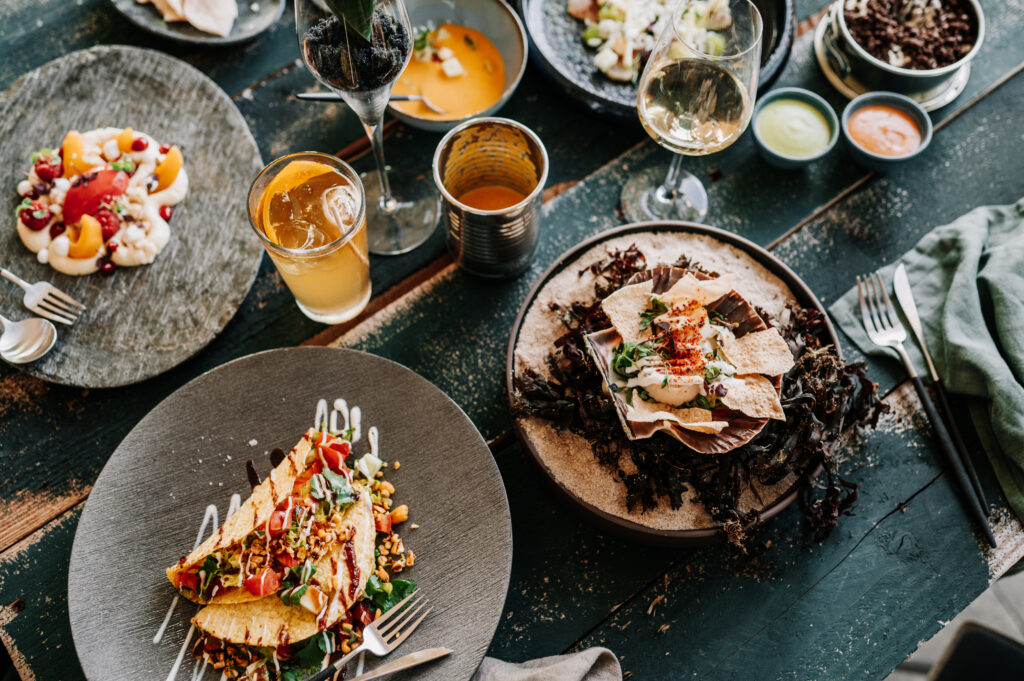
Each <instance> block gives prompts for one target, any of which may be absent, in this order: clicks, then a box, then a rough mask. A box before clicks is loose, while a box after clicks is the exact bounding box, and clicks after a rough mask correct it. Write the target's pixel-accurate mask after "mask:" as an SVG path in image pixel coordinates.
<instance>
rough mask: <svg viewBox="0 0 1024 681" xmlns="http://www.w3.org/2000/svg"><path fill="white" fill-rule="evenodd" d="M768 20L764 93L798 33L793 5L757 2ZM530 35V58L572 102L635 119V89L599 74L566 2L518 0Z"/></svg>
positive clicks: (789, 2)
mask: <svg viewBox="0 0 1024 681" xmlns="http://www.w3.org/2000/svg"><path fill="white" fill-rule="evenodd" d="M753 2H754V5H756V6H757V8H758V10H759V11H760V12H761V17H762V19H763V20H764V32H763V34H762V49H761V75H760V79H759V81H758V88H759V89H760V91H762V92H764V91H765V90H767V89H768V88H769V87H771V84H772V83H774V82H775V79H776V78H778V76H779V74H780V73H781V72H782V67H783V66H785V65H786V61H787V60H788V59H789V52H790V50H791V49H792V47H793V37H794V32H795V30H796V14H795V13H794V2H793V0H753ZM520 7H521V8H522V14H523V16H524V17H525V23H526V31H527V33H529V35H530V52H531V54H532V55H533V57H534V60H535V61H536V62H537V63H538V64H539V65H540V67H541V70H543V71H544V73H546V74H547V75H548V76H549V77H550V78H552V79H553V80H554V81H555V82H556V83H558V84H559V85H560V86H561V87H562V89H564V90H565V91H566V92H568V93H569V94H570V95H571V96H572V97H573V98H574V99H577V100H579V101H580V102H582V103H584V104H585V105H587V106H588V107H589V108H590V109H592V110H594V111H597V112H598V113H604V114H611V115H615V116H621V117H624V118H629V119H631V120H635V119H636V85H635V84H634V83H618V82H615V81H613V80H611V79H609V78H607V77H606V76H604V75H603V74H601V73H599V72H598V70H597V68H596V67H595V66H594V54H595V53H594V50H592V49H589V48H587V47H586V46H585V45H584V44H583V30H584V28H585V27H584V24H583V22H582V21H579V20H577V19H574V18H573V17H571V16H569V13H568V12H567V11H566V0H520Z"/></svg>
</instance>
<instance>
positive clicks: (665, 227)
mask: <svg viewBox="0 0 1024 681" xmlns="http://www.w3.org/2000/svg"><path fill="white" fill-rule="evenodd" d="M642 232H689V233H692V234H704V235H707V236H711V237H714V238H715V239H717V240H719V241H722V242H724V243H727V244H729V245H731V246H735V247H736V248H738V249H740V250H742V251H744V252H745V253H747V254H748V255H749V256H750V257H752V258H753V259H754V260H756V261H757V262H758V263H760V264H761V265H763V266H764V267H765V268H766V269H767V270H768V271H769V272H771V273H772V274H774V275H775V276H776V277H778V278H779V279H780V280H782V282H783V283H785V284H786V286H788V287H789V289H790V291H792V292H793V295H794V296H795V297H796V299H797V301H798V302H799V303H800V304H801V305H802V306H804V307H813V308H817V309H818V310H819V311H820V312H821V313H822V316H823V318H824V320H825V327H826V330H827V332H828V335H829V338H830V339H831V341H832V343H834V344H835V346H836V348H837V349H839V351H840V355H841V354H842V349H841V346H840V345H839V337H838V336H837V335H836V332H835V329H834V328H833V326H832V321H831V320H830V319H829V316H828V314H827V313H826V312H825V308H824V307H823V306H822V304H821V302H820V301H819V300H818V298H817V297H816V296H815V295H814V293H812V292H811V289H810V288H808V287H807V284H805V283H804V282H803V280H802V279H800V277H798V276H797V275H796V273H795V272H793V270H791V269H789V267H787V266H786V265H785V264H783V262H782V261H781V260H779V259H778V258H776V257H775V256H774V255H772V254H771V253H769V252H768V251H766V250H764V249H763V248H761V247H760V246H758V245H757V244H755V243H753V242H752V241H748V240H746V239H744V238H743V237H741V236H737V235H736V234H733V233H732V232H727V231H725V230H723V229H719V228H717V227H710V226H708V225H698V224H695V223H692V222H671V221H669V222H637V223H634V224H631V225H624V226H622V227H616V228H614V229H609V230H607V231H604V232H601V233H600V234H597V235H595V236H593V237H591V238H589V239H587V240H586V241H583V242H581V243H580V244H577V245H576V246H574V247H573V248H571V249H569V250H568V251H566V252H565V253H563V254H562V255H561V256H560V257H559V258H558V260H556V261H555V262H554V263H553V264H552V265H551V267H549V268H548V269H547V271H546V272H544V274H543V276H541V278H540V279H539V280H538V281H537V283H536V284H534V286H533V288H532V289H531V290H530V293H529V294H528V295H527V296H526V300H524V301H523V305H522V307H520V308H519V314H518V315H516V321H515V324H513V326H512V335H511V337H510V338H509V344H508V358H507V361H506V367H505V381H506V390H507V392H508V399H509V404H510V405H511V406H513V407H514V397H513V388H512V375H513V370H514V368H515V367H514V359H515V348H516V345H517V343H518V342H519V330H520V328H521V327H522V324H523V319H524V318H525V317H526V313H527V312H528V311H529V310H530V308H531V307H532V306H533V301H534V299H536V297H537V295H538V294H539V293H540V291H541V289H543V288H544V286H545V284H547V283H548V281H549V280H550V279H551V278H552V277H554V276H556V275H557V274H558V273H559V272H561V271H562V270H563V269H565V267H567V266H568V265H571V264H572V263H574V262H575V261H576V260H577V259H578V258H579V257H580V256H581V255H582V254H583V253H584V252H586V251H587V250H588V249H590V248H592V247H594V246H595V245H596V244H599V243H601V242H603V241H607V240H609V239H613V238H615V237H618V236H621V235H623V234H639V233H642ZM513 421H514V423H515V427H516V431H517V432H518V434H519V439H520V440H521V441H522V442H523V443H524V444H525V445H526V449H527V450H528V451H529V452H530V456H531V458H532V459H533V461H534V463H536V464H537V467H538V468H539V469H540V470H541V472H542V473H543V475H544V477H545V479H547V481H548V482H549V483H550V484H551V486H552V488H553V489H554V490H556V492H557V493H558V495H559V496H560V497H561V498H562V500H563V501H564V502H566V503H567V504H568V505H569V506H570V507H571V508H573V509H574V510H575V511H577V512H578V513H579V514H580V515H581V516H582V517H583V518H584V519H585V520H588V521H590V522H591V523H593V524H595V525H597V526H598V527H601V528H603V529H605V530H607V531H609V532H612V533H614V534H617V535H620V536H623V537H626V538H628V539H633V540H636V541H642V542H644V543H648V544H658V545H663V546H682V547H697V546H704V545H707V544H713V543H716V542H720V541H722V540H724V539H725V534H724V533H723V532H722V530H721V528H714V527H713V528H705V529H693V530H661V529H656V528H652V527H647V526H645V525H641V524H639V523H635V522H632V521H630V520H627V519H625V518H620V517H619V516H616V515H613V514H611V513H608V512H606V511H604V510H602V509H599V508H597V507H595V506H593V505H592V504H589V503H587V502H586V501H584V500H583V499H581V498H580V497H579V496H577V495H576V494H575V493H573V492H572V491H570V490H569V489H567V488H566V487H564V486H562V485H561V484H560V483H559V481H558V479H557V478H556V477H555V476H554V475H553V474H552V472H551V470H550V469H549V468H548V467H547V466H546V465H545V464H544V460H543V459H542V458H541V456H540V453H539V452H538V451H537V449H536V448H535V446H534V444H533V441H532V440H531V439H530V438H528V437H527V436H526V433H525V432H524V431H523V428H522V425H521V423H520V421H519V419H513ZM726 456H728V455H726ZM595 465H596V464H595ZM819 472H820V468H819V469H817V470H814V471H807V472H806V473H805V474H807V475H811V476H814V475H817V474H818V473H819ZM798 487H799V481H797V483H795V484H794V485H793V487H792V488H790V489H789V490H787V491H786V492H784V493H783V494H782V495H780V496H779V497H778V498H777V499H776V500H775V502H774V503H771V504H769V505H767V506H765V507H764V508H763V509H762V510H761V518H762V520H769V519H771V518H773V517H775V516H776V515H778V514H779V513H780V512H781V511H782V509H784V508H786V507H787V506H789V505H790V504H791V503H793V501H794V500H795V499H796V495H797V491H798Z"/></svg>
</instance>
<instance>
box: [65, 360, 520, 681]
mask: <svg viewBox="0 0 1024 681" xmlns="http://www.w3.org/2000/svg"><path fill="white" fill-rule="evenodd" d="M320 398H325V399H327V400H328V401H329V402H333V400H334V399H336V398H342V399H345V400H347V402H348V404H349V405H358V406H359V407H360V408H361V410H362V428H363V435H362V438H361V439H359V440H358V441H357V442H356V443H355V444H354V446H353V451H354V452H355V455H356V456H362V454H364V453H365V452H366V451H368V445H367V442H366V439H367V436H366V432H367V430H368V429H369V427H370V426H376V427H377V428H378V429H379V431H380V453H381V456H382V458H383V459H385V460H386V461H388V462H389V463H390V462H394V461H400V462H401V468H400V469H399V470H397V471H396V470H393V469H392V470H390V471H389V473H388V478H387V479H388V480H390V481H391V482H392V483H393V484H394V485H395V487H396V488H397V492H396V494H395V498H396V500H397V503H401V504H408V506H409V509H410V519H409V521H408V523H407V524H404V525H399V526H398V527H399V528H400V533H401V536H402V538H403V540H404V542H405V545H406V547H407V548H408V549H412V550H413V551H414V552H415V554H416V556H417V560H416V564H415V565H414V566H413V567H412V568H410V569H409V570H408V571H407V572H406V573H404V574H403V576H408V577H409V578H410V579H413V580H415V581H416V583H417V585H418V586H419V588H420V592H421V593H422V594H423V595H425V596H426V597H427V598H428V599H429V600H430V603H431V605H432V606H433V612H432V613H431V614H430V616H429V617H428V618H427V619H426V620H425V621H424V622H423V624H422V625H421V626H420V627H419V628H418V629H417V630H416V632H415V633H414V634H413V635H412V636H410V638H409V639H408V640H407V641H406V642H405V643H404V644H403V645H402V647H401V649H400V650H399V651H398V655H401V654H404V653H411V652H414V651H416V650H421V649H423V648H431V647H438V646H443V647H447V648H452V649H453V650H454V652H453V653H452V655H450V656H449V657H447V658H445V659H444V660H442V661H438V662H434V663H431V664H428V665H425V666H423V667H420V668H418V669H417V670H416V671H415V672H412V673H409V674H405V675H403V676H401V677H400V678H402V679H413V678H415V679H422V680H424V681H426V680H430V681H467V680H468V679H469V678H470V677H471V676H472V675H473V672H474V671H475V670H476V668H477V666H478V665H479V664H480V661H481V660H482V659H483V656H484V653H485V652H486V650H487V648H488V646H489V645H490V642H491V638H492V637H493V636H494V631H495V629H496V628H497V626H498V621H499V619H500V617H501V611H502V608H503V607H504V602H505V593H506V591H507V590H508V583H509V575H510V571H511V566H512V523H511V518H510V515H509V506H508V500H507V498H506V496H505V488H504V486H503V484H502V480H501V475H500V473H499V472H498V467H497V465H496V464H495V462H494V459H493V458H492V457H491V454H490V450H489V449H488V448H487V444H486V443H485V442H484V440H483V438H482V437H481V436H480V434H479V432H477V430H476V428H475V427H474V426H473V423H472V422H471V421H470V420H469V418H468V417H467V416H466V415H465V413H463V412H462V410H461V409H460V408H459V407H458V405H456V404H455V403H454V402H453V401H452V400H451V399H449V398H448V397H447V396H446V395H445V394H444V393H442V392H441V391H440V390H438V389H437V388H436V387H434V386H433V385H432V384H431V383H429V382H428V381H427V380H425V379H424V378H421V377H420V376H418V375H416V374H415V373H413V372H412V371H409V370H408V369H406V368H405V367H402V366H400V365H398V364H395V363H394V362H391V361H389V360H386V359H382V358H380V357H376V356H374V355H368V354H365V353H362V352H356V351H354V350H342V349H332V348H289V349H284V350H270V351H267V352H262V353H259V354H255V355H249V356H248V357H243V358H242V359H238V360H235V361H233V362H230V363H228V364H225V365H223V366H220V367H218V368H216V369H214V370H212V371H210V372H208V373H206V374H204V375H202V376H200V377H198V378H196V379H195V380H193V381H192V382H190V383H188V384H187V385H185V386H183V387H182V388H180V389H178V390H177V391H176V392H174V393H173V394H172V395H171V396H170V397H168V398H167V399H165V400H164V401H163V402H161V403H160V404H159V405H157V406H156V407H155V408H154V409H153V411H151V412H150V413H149V414H148V415H147V416H146V417H145V418H144V419H142V420H141V421H140V422H139V424H138V425H137V426H136V427H135V428H134V429H133V430H132V431H131V432H130V433H129V434H128V436H127V437H126V438H125V439H124V441H123V442H122V443H121V444H120V446H118V448H117V450H116V451H115V452H114V453H113V455H112V456H111V458H110V461H108V462H107V465H106V466H105V467H104V469H103V471H102V473H100V476H99V478H98V479H97V480H96V484H95V486H94V487H93V489H92V492H91V494H90V495H89V500H88V502H87V503H86V505H85V510H84V511H83V512H82V518H81V520H80V521H79V524H78V529H77V531H76V534H75V540H74V545H73V547H72V550H71V564H70V568H69V577H68V610H69V612H70V619H71V632H72V634H73V636H74V642H75V649H76V650H77V652H78V657H79V659H80V660H81V663H82V668H83V670H84V671H85V676H86V678H88V679H90V680H91V681H135V680H137V679H165V678H167V677H168V673H169V672H170V671H171V668H172V666H173V664H174V661H175V658H176V656H177V655H178V651H179V649H181V646H182V642H183V641H185V639H186V637H187V636H188V634H189V619H190V618H191V617H192V615H193V614H194V613H195V612H196V609H197V606H195V605H193V604H192V603H189V602H184V601H182V602H179V604H178V606H177V607H176V609H175V611H174V615H173V616H172V617H171V619H170V622H169V624H168V626H167V630H166V632H165V633H164V636H163V638H162V640H161V642H160V643H158V644H154V642H153V638H154V635H155V634H156V633H157V631H158V630H159V629H160V624H161V622H162V621H163V619H164V616H165V614H166V613H167V609H168V607H169V606H170V605H171V601H172V600H173V599H174V596H175V592H174V589H173V587H172V586H171V585H170V583H168V581H167V577H166V576H165V574H164V568H165V567H167V566H169V565H172V564H173V563H174V562H175V561H176V560H177V559H178V558H179V557H181V556H182V555H184V554H186V553H188V552H189V551H190V550H191V548H192V545H193V542H194V541H195V538H196V533H197V531H198V530H199V527H200V524H201V523H202V520H203V512H204V509H205V508H206V506H207V505H208V504H214V505H216V506H217V508H218V509H219V512H220V516H219V517H220V520H223V519H224V513H225V510H226V509H227V507H228V503H229V499H230V497H231V495H232V493H239V494H241V496H242V498H243V499H244V498H245V497H247V496H248V494H249V483H248V482H247V478H246V473H245V462H246V460H247V459H250V458H251V459H253V460H254V461H255V462H256V469H257V471H258V472H259V473H260V475H261V476H262V477H264V478H265V477H266V475H267V473H268V472H269V471H270V468H271V464H270V462H269V457H268V455H267V452H269V450H271V449H272V448H274V447H280V448H282V449H284V450H286V451H287V450H288V449H289V448H291V447H292V446H294V445H295V443H296V442H297V441H298V439H299V437H300V436H301V435H302V433H303V432H305V430H306V429H307V428H309V427H310V426H312V425H313V421H314V413H315V409H316V403H317V400H318V399H320ZM412 523H417V524H419V525H420V528H419V529H415V530H414V529H412V528H411V525H412ZM212 531H213V528H207V534H209V533H210V532H212ZM193 641H194V639H193ZM374 664H375V663H374V662H372V661H370V666H373V665H374ZM193 666H194V665H193V661H192V658H190V657H186V659H185V662H184V664H183V665H182V666H181V669H180V671H179V673H178V675H177V676H176V677H172V678H177V679H180V680H183V681H186V680H187V679H190V678H192V670H193ZM218 676H219V674H214V673H213V672H212V671H210V670H208V671H207V672H206V675H205V676H204V677H203V678H205V679H215V678H217V677H218ZM395 678H399V677H395Z"/></svg>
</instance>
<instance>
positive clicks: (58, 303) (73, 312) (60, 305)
mask: <svg viewBox="0 0 1024 681" xmlns="http://www.w3.org/2000/svg"><path fill="white" fill-rule="evenodd" d="M43 302H45V303H47V304H48V305H50V307H54V308H56V309H58V310H60V311H61V312H65V313H67V314H68V316H73V317H77V316H78V315H80V314H82V313H81V311H80V310H78V309H77V308H74V307H72V306H70V305H68V304H67V303H65V302H64V301H63V300H61V299H60V298H57V297H56V296H50V294H49V293H47V294H46V295H45V296H43Z"/></svg>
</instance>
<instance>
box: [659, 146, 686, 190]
mask: <svg viewBox="0 0 1024 681" xmlns="http://www.w3.org/2000/svg"><path fill="white" fill-rule="evenodd" d="M686 174H687V173H686V171H685V170H683V156H682V154H672V163H671V164H670V165H669V167H668V174H667V175H666V176H665V181H664V182H662V184H661V186H660V187H658V190H657V191H658V200H659V201H669V202H671V201H674V200H675V198H676V197H677V196H678V195H679V192H680V189H681V187H680V184H681V182H682V179H683V177H685V176H686Z"/></svg>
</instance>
